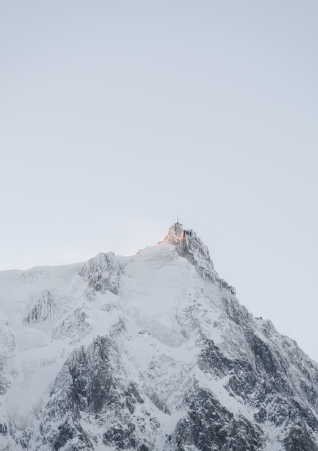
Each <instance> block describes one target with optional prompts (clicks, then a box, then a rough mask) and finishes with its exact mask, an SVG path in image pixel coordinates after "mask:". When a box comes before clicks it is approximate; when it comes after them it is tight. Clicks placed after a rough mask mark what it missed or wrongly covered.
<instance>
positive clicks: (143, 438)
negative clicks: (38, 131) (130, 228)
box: [0, 223, 318, 451]
mask: <svg viewBox="0 0 318 451" xmlns="http://www.w3.org/2000/svg"><path fill="white" fill-rule="evenodd" d="M0 307H1V308H0V450H30V451H31V450H32V451H35V450H37V451H51V450H52V451H53V450H54V451H58V450H61V451H62V450H63V451H71V450H72V451H78V450H96V451H101V450H105V451H106V450H108V451H115V450H138V451H150V450H157V451H161V450H165V451H177V450H178V451H179V450H180V451H195V450H202V451H212V450H213V451H214V450H222V451H229V450H242V451H243V450H264V451H265V450H266V451H279V450H288V451H296V450H297V451H298V450H303V451H306V450H308V451H314V450H318V364H317V363H315V362H314V361H312V360H311V359H310V358H309V357H308V356H307V355H306V354H305V353H304V352H303V351H302V350H301V349H300V348H299V347H298V346H297V344H296V342H295V341H294V340H292V339H290V338H288V337H286V336H282V335H280V334H279V333H278V332H277V331H276V330H275V328H274V326H273V325H272V323H271V322H270V321H269V320H263V319H262V318H254V317H253V315H252V314H250V313H249V312H248V311H247V310H246V308H245V307H244V306H242V305H241V304H240V303H239V301H238V300H237V298H236V293H235V289H234V287H232V286H230V285H229V284H228V283H227V282H225V281H224V280H222V279H220V277H219V276H218V274H217V272H216V271H215V269H214V266H213V263H212V261H211V259H210V255H209V251H208V248H207V247H206V246H205V245H204V244H203V242H202V241H201V240H200V239H199V238H198V237H197V235H196V233H195V232H193V231H192V230H189V231H188V230H184V229H183V228H182V225H181V224H179V223H176V224H174V225H173V226H172V227H171V228H170V229H169V231H168V233H167V235H166V237H165V239H164V240H163V241H162V242H160V243H158V245H156V246H153V247H148V248H146V249H143V250H140V251H138V252H137V254H136V255H133V256H129V257H122V256H115V255H114V254H113V253H112V252H109V253H106V254H105V253H100V254H98V255H97V256H96V257H94V258H92V259H90V260H89V261H87V262H86V263H77V264H72V265H67V266H59V267H36V268H32V269H30V270H28V271H17V270H12V271H3V272H0Z"/></svg>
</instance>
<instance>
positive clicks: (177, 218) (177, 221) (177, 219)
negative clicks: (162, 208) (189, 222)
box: [176, 215, 179, 224]
mask: <svg viewBox="0 0 318 451" xmlns="http://www.w3.org/2000/svg"><path fill="white" fill-rule="evenodd" d="M176 224H179V223H178V215H177V220H176Z"/></svg>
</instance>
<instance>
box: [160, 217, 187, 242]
mask: <svg viewBox="0 0 318 451" xmlns="http://www.w3.org/2000/svg"><path fill="white" fill-rule="evenodd" d="M182 238H183V227H182V224H180V223H179V222H178V221H176V222H175V223H174V224H172V226H171V227H170V228H169V230H168V232H167V235H166V236H165V238H164V241H170V242H171V243H173V244H175V243H177V242H178V241H179V240H181V239H182Z"/></svg>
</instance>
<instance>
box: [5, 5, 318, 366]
mask: <svg viewBox="0 0 318 451" xmlns="http://www.w3.org/2000/svg"><path fill="white" fill-rule="evenodd" d="M317 58H318V3H317V2H316V1H310V0H309V1H306V2H302V1H297V2H296V1H293V0H288V1H283V0H280V1H279V2H277V1H257V2H256V1H244V0H243V1H226V2H225V1H217V2H216V1H212V0H209V1H196V2H195V1H187V0H183V1H171V0H170V1H169V2H168V1H162V0H160V1H158V2H154V1H153V2H150V1H121V0H119V1H118V0H116V1H112V2H110V1H98V0H96V1H94V2H89V1H81V0H76V1H72V0H68V1H67V2H65V1H57V0H54V1H46V2H43V1H32V0H28V1H27V2H26V1H21V0H17V1H14V2H13V1H9V0H5V1H2V2H1V4H0V69H1V70H0V115H1V116H0V149H1V166H0V168H1V174H0V186H1V235H0V246H1V250H0V255H1V257H0V269H10V268H22V269H23V268H28V267H31V266H34V265H57V264H64V263H68V262H74V261H82V260H85V259H87V258H89V257H91V256H92V255H95V254H96V253H98V252H100V251H109V250H113V251H114V252H116V253H122V254H130V253H134V252H135V251H136V250H137V249H139V248H142V247H145V246H146V245H151V244H154V243H156V242H157V241H159V240H160V239H162V238H163V236H164V235H165V233H166V230H167V229H168V227H169V226H170V225H171V224H172V223H173V222H174V220H175V216H176V214H177V213H178V214H179V219H180V222H182V223H183V225H184V226H185V227H186V228H193V229H194V230H196V231H197V233H198V235H199V236H200V237H201V238H202V239H203V241H204V242H205V243H206V244H207V245H208V246H209V249H210V253H211V256H212V259H213V261H214V263H215V267H216V269H217V271H218V272H219V274H220V275H221V277H223V278H225V279H226V280H228V282H229V283H231V284H233V285H234V286H236V288H237V294H238V298H239V299H240V301H241V303H242V304H244V305H246V307H247V308H248V309H249V310H250V311H251V312H252V313H253V314H255V315H256V316H262V317H265V318H270V319H271V320H272V321H273V323H274V324H275V326H276V328H277V329H278V330H279V331H280V332H281V333H283V334H288V335H289V336H291V337H292V338H294V339H296V341H297V342H298V343H299V345H300V346H301V347H302V348H303V349H304V350H305V351H306V352H307V353H308V354H309V355H310V356H311V357H313V358H315V359H316V360H318V348H317V342H318V327H317V316H318V302H317V301H318V294H317V272H318V263H317V253H318V252H317V251H318V249H317V248H318V241H317V229H318V227H317V226H318V224H317V223H318V215H317V188H318V186H317V185H318V182H317V162H318V157H317V150H318V132H317V124H318V89H317V80H318V63H317Z"/></svg>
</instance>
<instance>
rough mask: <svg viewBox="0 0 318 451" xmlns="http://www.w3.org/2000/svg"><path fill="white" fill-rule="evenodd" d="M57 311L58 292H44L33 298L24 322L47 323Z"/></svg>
mask: <svg viewBox="0 0 318 451" xmlns="http://www.w3.org/2000/svg"><path fill="white" fill-rule="evenodd" d="M56 309H57V306H56V291H55V290H43V291H41V292H40V293H36V294H35V295H33V296H32V297H31V299H30V301H29V305H28V308H27V311H26V313H25V317H24V322H25V323H27V324H35V323H40V322H42V321H45V320H47V319H48V318H50V317H51V316H53V315H54V313H55V311H56Z"/></svg>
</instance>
